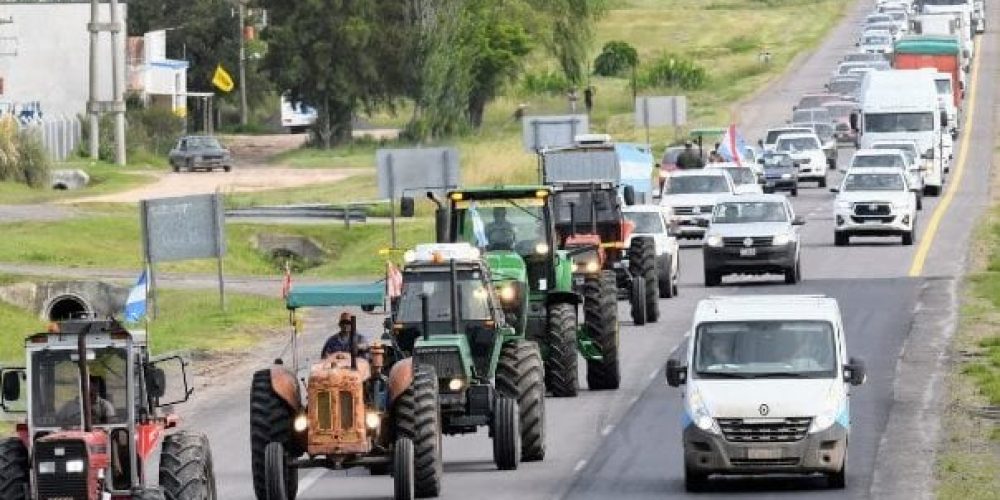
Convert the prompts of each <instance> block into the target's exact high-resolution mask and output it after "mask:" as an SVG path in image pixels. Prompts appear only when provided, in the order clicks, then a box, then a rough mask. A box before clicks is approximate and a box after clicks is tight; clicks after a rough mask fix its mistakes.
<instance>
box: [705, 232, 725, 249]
mask: <svg viewBox="0 0 1000 500" xmlns="http://www.w3.org/2000/svg"><path fill="white" fill-rule="evenodd" d="M705 244H706V245H708V246H710V247H721V246H722V237H721V236H717V235H712V236H709V237H707V238H705Z"/></svg>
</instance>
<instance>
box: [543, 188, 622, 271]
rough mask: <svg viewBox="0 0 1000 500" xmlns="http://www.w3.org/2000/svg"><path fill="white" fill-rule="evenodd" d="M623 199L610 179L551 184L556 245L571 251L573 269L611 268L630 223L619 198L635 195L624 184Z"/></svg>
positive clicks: (618, 255) (616, 259)
mask: <svg viewBox="0 0 1000 500" xmlns="http://www.w3.org/2000/svg"><path fill="white" fill-rule="evenodd" d="M625 193H626V196H625V198H626V199H624V200H623V199H621V198H620V197H619V195H618V187H617V186H616V185H615V184H614V183H611V182H566V183H561V184H558V185H556V186H555V187H554V192H553V195H552V204H553V206H554V209H553V211H554V212H555V227H556V238H557V241H558V242H559V248H563V249H565V250H567V251H568V252H569V253H570V255H573V257H574V258H573V261H574V263H575V264H576V266H575V269H574V273H589V274H593V273H596V272H597V271H599V270H600V269H610V268H612V267H613V265H614V263H616V262H618V261H619V260H621V256H622V255H621V254H622V249H623V248H624V243H623V242H625V241H626V240H628V236H629V234H630V233H631V231H632V224H631V223H630V222H628V221H627V220H626V219H625V215H624V214H623V213H622V202H623V201H625V202H628V201H634V200H628V198H629V197H634V195H633V194H632V191H631V189H630V188H629V187H626V191H625Z"/></svg>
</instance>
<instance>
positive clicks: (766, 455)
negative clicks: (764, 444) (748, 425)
mask: <svg viewBox="0 0 1000 500" xmlns="http://www.w3.org/2000/svg"><path fill="white" fill-rule="evenodd" d="M747 458H749V459H750V460H771V459H775V458H781V449H780V448H749V449H748V450H747Z"/></svg>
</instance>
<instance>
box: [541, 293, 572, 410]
mask: <svg viewBox="0 0 1000 500" xmlns="http://www.w3.org/2000/svg"><path fill="white" fill-rule="evenodd" d="M545 347H546V348H547V351H548V352H547V354H548V355H547V356H546V357H545V388H546V389H547V390H549V391H551V392H552V395H553V396H555V397H557V398H565V397H574V396H576V395H577V391H578V390H579V384H578V382H577V376H576V367H577V355H576V308H575V307H574V306H573V304H566V303H557V304H551V305H550V306H549V317H548V324H547V325H546V328H545Z"/></svg>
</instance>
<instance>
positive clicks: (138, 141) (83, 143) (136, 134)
mask: <svg viewBox="0 0 1000 500" xmlns="http://www.w3.org/2000/svg"><path fill="white" fill-rule="evenodd" d="M132 104H134V103H132ZM79 119H80V124H81V132H82V137H81V140H80V144H79V146H78V147H77V152H78V154H79V155H80V156H87V155H89V154H90V118H89V117H87V116H80V117H79ZM114 123H115V122H114V115H111V114H104V115H101V118H100V121H99V122H98V135H99V137H98V141H99V147H98V158H99V159H100V160H102V161H107V162H111V161H114V159H115V128H114ZM183 133H184V119H183V118H180V117H178V116H177V115H175V114H174V113H173V112H172V111H170V110H169V109H166V108H160V107H153V108H145V107H142V106H141V105H135V106H133V107H131V108H129V109H128V110H127V111H126V112H125V153H126V155H127V156H129V157H131V156H134V155H139V156H144V155H153V156H156V155H160V156H162V155H166V154H167V152H169V151H170V148H171V147H173V145H174V143H176V142H177V139H178V138H180V136H181V134H183Z"/></svg>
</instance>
